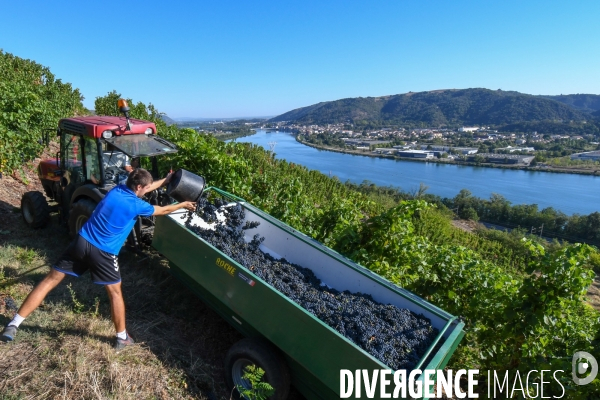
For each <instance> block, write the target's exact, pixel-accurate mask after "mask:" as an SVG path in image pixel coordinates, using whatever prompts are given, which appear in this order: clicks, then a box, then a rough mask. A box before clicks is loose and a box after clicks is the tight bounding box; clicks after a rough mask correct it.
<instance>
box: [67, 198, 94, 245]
mask: <svg viewBox="0 0 600 400" xmlns="http://www.w3.org/2000/svg"><path fill="white" fill-rule="evenodd" d="M95 209H96V203H95V202H94V201H93V200H90V199H82V200H79V201H78V202H76V203H75V204H73V207H72V208H71V213H70V214H69V233H70V234H71V237H75V236H77V234H78V233H79V231H80V230H81V227H82V226H83V224H85V223H86V222H87V220H88V219H90V217H91V216H92V213H93V212H94V210H95Z"/></svg>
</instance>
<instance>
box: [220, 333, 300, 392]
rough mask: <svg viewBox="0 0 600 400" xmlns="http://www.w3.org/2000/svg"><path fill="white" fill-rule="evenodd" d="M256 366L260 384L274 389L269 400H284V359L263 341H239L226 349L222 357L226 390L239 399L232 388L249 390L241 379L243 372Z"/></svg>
mask: <svg viewBox="0 0 600 400" xmlns="http://www.w3.org/2000/svg"><path fill="white" fill-rule="evenodd" d="M253 364H254V365H256V366H258V367H260V368H262V369H263V370H264V371H265V375H264V376H263V380H264V381H267V382H268V383H269V384H270V385H271V386H273V388H274V389H275V394H273V396H271V397H269V400H285V399H287V397H288V394H289V391H290V373H289V370H288V366H287V364H286V363H285V360H284V358H283V357H282V356H281V355H280V353H279V351H278V350H277V349H276V348H275V347H273V346H272V345H271V344H269V343H268V342H266V341H264V340H260V339H253V338H246V339H242V340H240V341H239V342H237V343H236V344H234V345H233V346H231V348H230V349H229V351H228V352H227V356H225V379H226V381H227V386H228V387H229V390H232V391H233V392H232V393H233V396H234V398H236V399H239V398H240V395H239V393H238V391H237V390H235V389H234V387H237V385H241V386H243V387H244V388H246V389H250V388H251V387H252V386H251V385H250V382H248V381H246V380H245V379H243V378H242V376H243V375H244V368H246V367H247V366H248V365H253Z"/></svg>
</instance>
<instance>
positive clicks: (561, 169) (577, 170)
mask: <svg viewBox="0 0 600 400" xmlns="http://www.w3.org/2000/svg"><path fill="white" fill-rule="evenodd" d="M296 141H297V142H298V143H301V144H303V145H305V146H308V147H313V148H315V149H319V150H326V151H333V152H336V153H344V154H352V155H359V156H367V157H374V158H387V159H389V160H398V161H413V162H421V163H423V162H424V163H438V164H448V165H465V166H470V167H485V168H496V169H511V170H522V171H539V172H553V173H559V174H576V175H591V176H600V168H599V169H583V168H575V167H572V168H569V167H553V166H548V165H543V166H528V165H504V164H492V163H474V162H468V161H455V160H449V159H444V158H427V159H419V158H408V157H398V156H393V155H390V154H376V153H373V152H371V151H365V150H348V149H340V148H339V147H331V146H323V145H316V144H314V143H309V142H305V141H302V140H298V136H296Z"/></svg>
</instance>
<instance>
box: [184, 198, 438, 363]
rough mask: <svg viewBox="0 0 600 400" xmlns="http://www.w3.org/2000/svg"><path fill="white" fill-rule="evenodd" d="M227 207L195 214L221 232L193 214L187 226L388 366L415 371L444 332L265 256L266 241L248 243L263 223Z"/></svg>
mask: <svg viewBox="0 0 600 400" xmlns="http://www.w3.org/2000/svg"><path fill="white" fill-rule="evenodd" d="M223 206H225V202H224V201H223V200H221V199H216V200H215V201H214V204H212V203H210V202H209V201H208V200H207V199H206V198H204V197H203V198H201V199H200V201H199V202H198V207H197V208H196V212H195V214H197V215H198V216H199V217H200V218H202V219H203V220H204V221H205V222H208V223H214V222H217V223H216V224H215V229H204V228H201V227H199V226H196V225H194V224H193V223H192V216H193V215H192V213H188V214H187V216H186V215H185V214H184V216H183V217H182V218H183V219H186V218H187V220H186V222H185V225H186V227H187V228H188V229H190V230H191V231H193V232H195V233H196V234H197V235H199V236H200V237H202V238H203V239H204V240H206V241H207V242H209V243H211V244H212V245H213V246H214V247H216V248H218V249H219V250H221V251H222V252H223V253H225V254H226V255H228V256H229V257H231V258H232V259H233V260H235V261H237V262H238V263H240V264H241V265H243V266H244V267H246V268H248V269H250V270H251V271H253V272H254V273H255V274H256V275H257V276H259V277H260V278H262V279H263V280H264V281H266V282H268V283H269V284H270V285H271V286H273V287H274V288H275V289H277V290H278V291H280V292H281V293H283V294H285V295H286V296H287V297H289V298H290V299H291V300H293V301H294V302H296V303H297V304H299V305H300V306H301V307H302V308H304V309H305V310H307V311H308V312H310V313H311V314H313V315H314V316H316V317H317V318H318V319H320V320H321V321H323V322H324V323H326V324H327V325H329V326H330V327H332V328H333V329H335V330H336V331H338V332H339V333H341V334H342V335H344V336H345V337H347V338H348V339H350V340H351V341H352V342H354V343H355V344H356V345H358V346H359V347H361V348H362V349H364V350H365V351H367V352H368V353H370V354H371V355H373V356H374V357H375V358H377V359H378V360H380V361H381V362H383V363H384V364H386V365H387V366H388V367H390V368H392V369H394V370H398V369H408V370H411V369H413V368H414V367H415V365H416V363H418V361H419V360H420V359H421V357H422V356H423V354H424V353H425V351H426V350H427V348H428V347H429V345H430V344H431V343H432V341H433V340H434V339H435V337H436V336H437V334H438V330H437V329H435V328H433V327H432V326H431V322H430V321H429V320H428V319H427V318H425V317H424V316H422V315H416V314H415V313H413V312H411V311H409V310H407V309H399V308H398V307H396V306H393V305H390V304H388V305H385V304H380V303H377V302H376V301H374V300H373V298H372V297H371V296H370V295H368V294H362V293H350V292H349V291H343V292H340V291H338V290H335V289H333V288H330V287H327V286H326V285H324V284H323V283H322V282H321V281H320V280H319V279H318V278H317V277H316V276H315V275H314V273H313V272H312V271H311V270H310V269H308V268H303V267H301V266H299V265H295V264H292V263H289V262H287V261H286V260H285V259H275V258H273V257H272V256H271V255H270V254H268V253H263V252H262V251H261V250H260V249H259V246H260V244H261V243H262V242H263V240H264V238H262V237H260V235H254V237H253V239H252V240H251V241H250V242H249V243H247V242H246V241H245V240H244V231H245V230H247V229H252V228H256V227H257V226H258V225H259V222H250V221H246V222H245V223H244V217H245V214H244V209H243V208H242V207H241V205H239V204H235V205H229V206H227V207H223ZM219 209H220V210H225V211H223V214H224V215H225V216H226V219H225V221H219V220H218V218H217V210H219Z"/></svg>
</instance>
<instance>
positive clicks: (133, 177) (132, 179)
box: [127, 168, 154, 192]
mask: <svg viewBox="0 0 600 400" xmlns="http://www.w3.org/2000/svg"><path fill="white" fill-rule="evenodd" d="M152 182H154V179H152V175H150V172H148V171H146V170H145V169H144V168H136V169H134V170H133V171H131V173H130V174H129V177H128V178H127V187H128V188H129V189H131V190H133V191H134V192H135V189H136V188H137V186H138V185H142V187H145V186H148V185H149V184H151V183H152Z"/></svg>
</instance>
